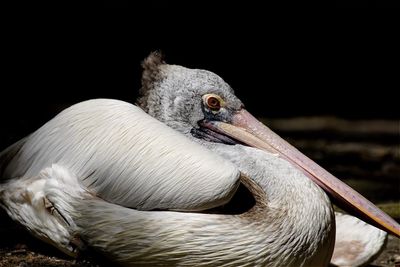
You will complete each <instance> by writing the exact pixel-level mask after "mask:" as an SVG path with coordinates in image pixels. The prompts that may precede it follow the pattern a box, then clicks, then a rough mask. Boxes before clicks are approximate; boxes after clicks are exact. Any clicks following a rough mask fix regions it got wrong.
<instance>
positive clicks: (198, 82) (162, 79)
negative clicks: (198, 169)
mask: <svg viewBox="0 0 400 267" xmlns="http://www.w3.org/2000/svg"><path fill="white" fill-rule="evenodd" d="M142 66H143V75H142V88H141V90H140V94H141V96H140V97H139V99H138V101H137V104H138V105H139V106H140V107H141V108H142V109H144V110H145V111H146V112H147V113H149V114H150V115H151V116H153V117H155V118H157V119H158V120H160V121H162V122H164V123H166V124H167V125H169V126H170V127H172V128H174V129H176V130H178V131H180V132H183V133H189V132H190V131H191V130H192V129H193V128H197V127H198V125H197V123H198V121H201V120H203V119H213V120H221V121H229V117H230V115H231V113H232V112H233V111H236V110H239V109H240V108H241V107H242V102H241V101H240V100H239V99H238V98H237V97H236V96H235V95H234V92H233V90H232V88H231V87H230V86H229V85H228V84H227V83H226V82H225V81H224V80H223V79H222V78H221V77H219V76H218V75H216V74H214V73H212V72H210V71H207V70H200V69H189V68H185V67H182V66H178V65H169V64H167V63H165V61H164V60H163V57H162V55H161V53H160V52H153V53H151V54H150V55H149V56H148V57H147V58H146V59H145V60H144V61H143V63H142ZM213 104H215V105H213Z"/></svg>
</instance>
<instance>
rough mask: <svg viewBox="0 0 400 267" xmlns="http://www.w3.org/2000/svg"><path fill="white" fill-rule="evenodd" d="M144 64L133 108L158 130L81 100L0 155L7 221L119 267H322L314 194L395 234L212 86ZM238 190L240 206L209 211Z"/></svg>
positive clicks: (329, 239) (129, 108) (327, 240)
mask: <svg viewBox="0 0 400 267" xmlns="http://www.w3.org/2000/svg"><path fill="white" fill-rule="evenodd" d="M144 65H145V71H144V74H143V90H142V93H143V97H142V98H141V99H140V100H139V103H140V105H141V107H142V108H143V109H144V110H145V111H146V112H148V113H149V114H150V115H152V116H154V117H156V118H157V119H158V120H160V121H158V120H156V119H154V118H151V117H150V116H149V115H147V114H145V113H144V112H143V111H141V110H140V109H139V108H138V107H135V106H133V105H131V104H128V103H125V102H122V101H117V100H105V99H98V100H91V101H86V102H83V103H79V104H77V105H74V106H72V107H70V108H68V109H66V110H64V111H63V112H61V113H60V114H59V115H58V116H56V117H55V118H54V119H53V120H51V121H49V122H48V123H47V124H45V125H44V126H43V127H41V128H40V129H38V130H37V131H36V132H34V133H33V134H31V135H30V136H28V137H26V138H25V139H22V140H21V141H19V142H17V143H16V144H14V145H12V146H11V147H9V148H8V149H6V150H5V151H4V152H3V153H2V154H1V155H0V164H1V165H0V166H1V168H0V170H1V177H2V182H1V185H0V199H1V204H2V206H3V207H4V208H5V209H6V210H7V212H8V214H9V215H10V216H11V217H12V218H13V219H15V220H17V221H19V222H20V223H22V224H23V225H25V226H26V227H27V228H28V229H29V230H30V231H31V232H33V233H34V234H35V235H36V236H38V237H39V238H41V239H44V240H45V241H47V242H50V243H52V244H53V245H55V246H57V247H58V248H60V249H61V250H63V251H64V252H66V253H68V254H70V255H74V253H75V247H74V245H76V246H78V248H80V247H81V243H80V242H78V241H76V239H79V240H81V241H82V242H84V243H85V244H87V245H88V246H90V247H92V248H94V249H96V250H98V251H100V252H103V253H105V254H106V255H107V256H109V257H110V258H111V259H112V260H114V261H116V262H118V263H121V264H123V265H128V266H132V265H140V266H142V265H143V266H145V265H147V266H154V265H177V266H187V265H190V266H193V265H195V266H196V265H199V266H210V265H212V266H242V265H244V266H246V265H247V266H326V265H327V264H328V263H329V261H330V259H331V256H332V253H333V248H334V243H335V241H334V239H335V217H334V212H333V209H332V206H331V202H330V200H329V198H328V196H327V195H326V193H325V192H324V191H323V190H322V189H321V188H323V189H324V190H325V191H327V192H329V194H331V195H332V196H334V197H338V198H339V199H341V201H342V202H343V203H344V204H346V205H347V206H350V207H352V208H353V209H356V210H357V211H358V212H359V213H360V214H362V216H363V217H364V218H367V220H368V222H371V223H373V224H375V225H377V226H379V227H381V228H382V229H384V230H385V231H388V232H390V233H393V234H395V235H396V236H399V225H398V224H397V223H396V222H395V221H393V220H392V219H391V218H390V217H388V216H387V215H386V214H384V213H383V212H382V211H380V210H379V209H377V208H376V207H375V206H373V204H372V203H370V202H368V201H366V200H365V199H363V198H362V197H361V196H360V195H359V194H357V193H355V192H354V191H353V190H351V189H350V188H349V187H347V186H346V185H344V184H343V183H341V182H340V181H339V180H337V179H336V178H334V177H333V176H332V175H330V174H329V173H327V172H326V171H325V170H323V169H322V168H321V167H319V166H318V165H316V164H315V163H313V162H312V161H311V160H309V159H307V158H306V157H305V156H304V155H302V154H301V153H300V152H299V151H297V150H295V149H294V148H293V147H291V146H290V145H288V144H287V143H285V142H284V141H283V140H281V139H280V138H279V137H278V136H276V135H275V134H273V133H272V132H270V130H268V129H267V128H265V126H263V125H261V123H259V122H258V121H256V120H255V119H254V118H253V117H252V116H251V115H250V114H249V113H248V112H246V111H245V110H244V109H243V105H242V103H241V102H240V100H238V99H237V98H236V97H235V96H234V94H233V91H232V89H231V88H230V87H229V86H228V85H227V84H226V83H225V82H224V81H223V80H222V79H221V78H219V77H218V76H216V75H215V74H213V73H211V72H207V71H201V70H190V69H186V68H183V67H180V66H173V65H167V64H164V63H163V62H162V61H161V59H160V58H159V57H158V56H156V55H153V56H151V57H149V58H148V59H147V60H146V62H145V64H144ZM188 88H190V89H192V90H189V91H188ZM188 92H189V95H188ZM185 94H186V97H185ZM167 125H168V126H169V127H171V128H169V127H168V126H167ZM210 141H214V142H210ZM215 141H217V142H215ZM221 142H222V143H229V144H232V145H231V146H227V145H226V144H222V143H221ZM242 144H245V145H246V146H244V145H242ZM202 145H203V146H202ZM249 146H253V147H255V148H252V147H249ZM212 152H213V153H212ZM310 178H311V179H310ZM241 187H242V188H244V189H245V190H247V191H248V192H249V195H250V198H251V200H252V201H253V204H251V205H250V206H248V207H246V208H245V209H244V210H242V211H240V212H239V213H235V214H229V213H226V212H224V209H222V211H221V210H218V209H214V208H216V207H221V206H223V205H225V204H226V205H229V202H230V200H232V198H234V197H235V193H236V192H237V191H239V189H238V188H241ZM250 202H251V201H250ZM379 233H380V232H379Z"/></svg>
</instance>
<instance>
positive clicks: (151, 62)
mask: <svg viewBox="0 0 400 267" xmlns="http://www.w3.org/2000/svg"><path fill="white" fill-rule="evenodd" d="M164 64H166V63H165V61H164V55H163V54H162V53H161V51H154V52H151V53H150V55H149V56H148V57H147V58H145V59H144V60H143V62H142V67H143V74H142V87H141V88H140V91H139V93H140V97H139V98H138V100H137V104H138V105H139V106H140V107H141V108H142V109H144V110H145V109H146V103H147V98H148V96H149V92H150V90H151V89H152V88H153V87H154V84H155V83H156V82H157V81H159V80H161V79H162V75H161V72H160V66H161V65H164Z"/></svg>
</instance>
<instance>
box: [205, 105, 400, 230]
mask: <svg viewBox="0 0 400 267" xmlns="http://www.w3.org/2000/svg"><path fill="white" fill-rule="evenodd" d="M204 126H206V127H208V128H210V129H212V130H213V131H217V132H219V133H221V134H224V135H227V136H229V137H232V138H234V139H236V140H238V141H241V142H242V143H244V144H247V145H249V146H252V147H256V148H259V149H262V150H265V151H268V152H271V153H275V154H278V155H279V156H280V157H282V158H284V159H286V160H287V161H289V162H291V163H292V164H293V165H294V166H295V167H297V168H299V169H300V170H301V171H302V172H303V173H304V174H305V175H306V176H308V177H309V178H310V179H311V180H313V181H314V182H315V183H316V184H318V185H319V186H320V187H321V188H323V189H324V190H325V191H326V192H327V193H328V194H329V195H330V196H332V197H333V198H335V199H336V200H338V201H339V203H338V204H342V205H340V206H341V208H343V209H345V210H347V211H349V212H354V213H355V214H356V215H357V216H358V217H360V218H361V219H363V220H365V221H366V222H368V223H370V224H373V225H375V226H376V227H379V228H381V229H382V230H384V231H387V232H389V233H392V234H393V235H395V236H397V237H400V225H399V224H398V223H397V222H396V221H395V220H393V219H392V218H391V217H390V216H389V215H387V214H386V213H385V212H383V211H382V210H380V209H379V208H378V207H376V206H375V205H374V204H372V203H371V202H370V201H369V200H367V199H366V198H364V197H363V196H362V195H361V194H359V193H358V192H356V191H355V190H354V189H352V188H351V187H350V186H348V185H347V184H345V183H343V182H342V181H340V180H339V179H338V178H336V177H335V176H333V175H332V174H330V173H329V172H328V171H326V170H325V169H324V168H322V167H321V166H319V165H318V164H317V163H315V162H314V161H312V160H311V159H310V158H308V157H307V156H305V155H304V154H302V153H301V152H300V151H299V150H297V149H296V148H295V147H293V146H292V145H290V144H289V143H288V142H286V141H285V140H283V139H282V138H281V137H279V136H278V135H277V134H276V133H274V132H273V131H272V130H271V129H269V128H268V127H266V126H265V125H264V124H262V123H261V122H259V121H258V120H257V119H256V118H254V117H253V116H252V115H251V114H250V113H249V112H247V111H246V110H245V109H242V110H240V111H238V112H237V113H236V114H235V115H234V116H233V120H232V122H231V124H228V123H224V122H220V121H210V122H206V123H205V124H204Z"/></svg>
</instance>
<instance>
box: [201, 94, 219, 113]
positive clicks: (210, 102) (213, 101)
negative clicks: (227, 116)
mask: <svg viewBox="0 0 400 267" xmlns="http://www.w3.org/2000/svg"><path fill="white" fill-rule="evenodd" d="M203 101H204V104H205V105H206V106H207V107H208V108H209V109H211V110H212V111H218V110H220V108H221V106H223V100H222V98H221V97H220V96H218V95H215V94H207V95H204V96H203Z"/></svg>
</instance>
